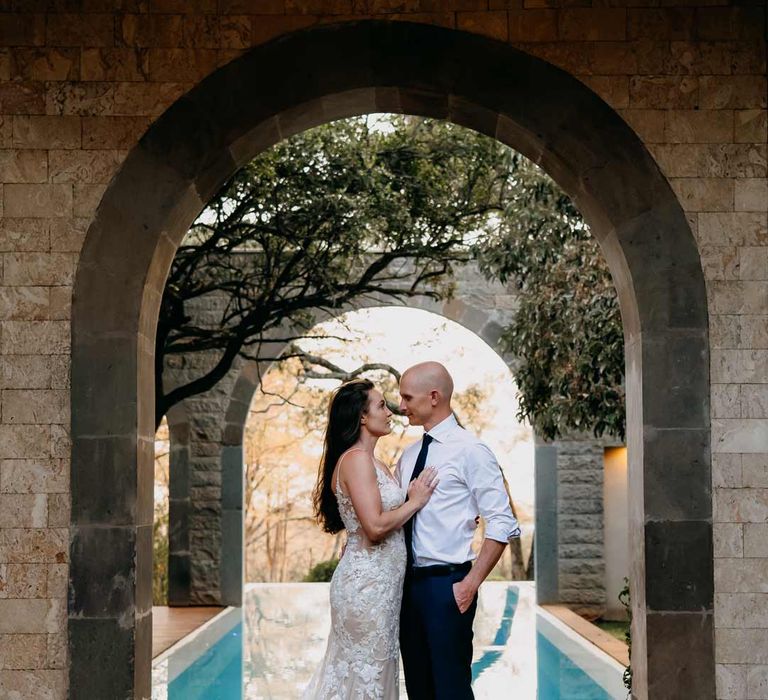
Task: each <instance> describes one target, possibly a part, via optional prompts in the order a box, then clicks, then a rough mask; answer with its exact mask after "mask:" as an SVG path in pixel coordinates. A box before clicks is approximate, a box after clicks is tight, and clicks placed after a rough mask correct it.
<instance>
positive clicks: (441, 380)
mask: <svg viewBox="0 0 768 700" xmlns="http://www.w3.org/2000/svg"><path fill="white" fill-rule="evenodd" d="M406 378H407V379H410V380H411V381H412V382H413V384H414V385H415V386H417V387H418V388H419V389H420V390H421V391H424V392H430V391H438V392H439V393H440V395H441V397H442V398H443V399H445V400H446V401H448V403H450V402H451V396H452V395H453V379H452V378H451V375H450V374H449V373H448V370H447V369H446V368H445V366H444V365H441V364H440V363H439V362H419V364H417V365H413V367H409V368H408V369H407V370H405V372H403V377H402V379H401V380H400V382H401V384H402V381H403V380H404V379H406Z"/></svg>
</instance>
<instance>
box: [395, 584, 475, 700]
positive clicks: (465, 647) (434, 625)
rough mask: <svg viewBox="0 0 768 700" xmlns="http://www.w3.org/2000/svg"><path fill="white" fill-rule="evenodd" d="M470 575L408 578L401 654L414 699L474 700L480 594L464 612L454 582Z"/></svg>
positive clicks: (409, 691) (401, 624) (401, 632)
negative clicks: (475, 633)
mask: <svg viewBox="0 0 768 700" xmlns="http://www.w3.org/2000/svg"><path fill="white" fill-rule="evenodd" d="M464 576H466V573H464V572H462V571H456V572H453V573H448V574H443V575H437V576H424V577H415V576H414V575H413V574H411V573H410V572H409V573H407V574H406V577H405V585H404V587H403V605H402V608H401V611H400V651H401V653H402V656H403V671H404V672H405V687H406V689H407V690H408V697H409V699H410V700H473V698H474V695H473V694H472V687H471V684H472V635H473V633H472V623H473V622H474V619H475V611H476V609H477V596H475V599H474V601H472V605H471V606H470V607H469V610H467V611H466V612H465V613H463V614H462V613H460V612H459V608H458V606H457V605H456V599H455V598H454V596H453V584H454V583H456V582H457V581H461V580H462V579H463V578H464Z"/></svg>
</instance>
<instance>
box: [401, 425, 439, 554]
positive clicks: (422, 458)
mask: <svg viewBox="0 0 768 700" xmlns="http://www.w3.org/2000/svg"><path fill="white" fill-rule="evenodd" d="M432 440H434V438H433V437H432V436H431V435H429V434H427V433H424V437H423V438H422V440H421V449H420V450H419V456H418V457H416V464H415V465H414V467H413V473H412V474H411V481H413V480H414V479H417V478H418V477H419V474H421V472H423V471H424V465H425V464H426V463H427V452H428V451H429V443H430V442H432ZM405 498H406V500H408V496H406V497H405ZM415 520H416V516H415V515H414V516H413V517H412V518H411V519H410V520H408V521H406V523H405V525H403V534H404V535H405V551H406V552H407V553H408V563H407V566H408V568H409V569H410V568H411V567H412V566H413V522H414V521H415Z"/></svg>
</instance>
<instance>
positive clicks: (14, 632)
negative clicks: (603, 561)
mask: <svg viewBox="0 0 768 700" xmlns="http://www.w3.org/2000/svg"><path fill="white" fill-rule="evenodd" d="M580 5H581V6H573V3H571V2H560V1H559V0H551V1H549V2H537V1H535V0H444V1H442V2H441V1H439V0H435V1H433V2H425V1H424V0H258V1H257V0H253V1H249V0H196V1H195V2H181V1H180V0H120V1H118V0H82V1H81V2H55V1H47V0H45V1H44V0H29V2H21V0H7V1H6V2H3V3H0V215H2V219H0V275H1V277H0V354H1V355H2V362H1V365H0V366H1V371H2V373H1V375H0V382H1V384H0V391H1V392H2V394H1V395H0V498H2V503H1V504H0V688H2V691H3V692H4V693H6V694H9V695H14V694H16V695H17V696H20V697H45V698H52V699H53V698H56V699H58V698H63V697H65V696H66V692H67V690H66V687H67V653H66V621H65V620H66V616H65V611H66V596H67V586H66V579H67V575H66V570H67V563H68V556H69V550H68V548H69V532H68V521H69V515H68V511H69V505H70V503H69V501H70V499H69V489H70V483H69V468H70V463H69V459H70V437H69V436H70V411H69V391H70V388H69V385H68V372H69V352H70V323H69V319H70V314H71V308H70V303H71V292H72V280H73V272H74V270H75V268H76V265H77V262H78V256H79V251H80V248H81V245H82V242H83V240H84V237H85V232H86V230H87V228H88V226H89V225H90V224H91V222H92V220H93V218H94V213H95V211H96V207H97V206H98V203H99V201H100V199H101V197H102V195H103V193H104V191H105V189H106V188H107V185H108V183H109V182H110V179H111V177H112V175H113V174H114V172H115V171H116V169H117V168H118V167H119V165H120V164H121V163H122V162H123V159H124V158H125V156H126V153H127V151H128V149H130V148H131V147H132V146H133V145H134V144H135V143H136V142H137V140H138V138H139V137H140V136H141V134H142V133H143V132H144V131H145V130H146V128H147V127H148V125H149V124H150V123H152V122H153V120H155V119H156V118H157V117H158V116H159V115H160V114H161V113H162V112H163V111H164V110H165V109H167V108H168V107H169V106H170V105H171V104H172V103H173V102H174V101H175V100H177V99H178V98H179V97H180V96H181V95H183V94H184V93H185V92H186V91H187V90H189V89H190V88H191V87H192V86H193V85H194V84H195V83H196V82H198V81H200V80H201V79H202V78H203V77H205V76H206V75H208V74H210V73H211V72H212V71H213V70H214V69H215V68H216V67H217V66H221V65H224V64H226V63H227V62H229V61H230V60H232V59H233V58H235V57H237V56H238V55H239V54H240V53H242V52H243V51H245V50H247V49H248V48H249V47H250V46H253V45H256V44H259V43H261V42H264V41H266V40H268V39H272V38H274V37H277V36H280V35H283V34H285V33H287V32H291V31H293V30H298V29H301V28H305V27H309V26H312V25H315V24H318V23H325V22H346V21H350V20H356V19H362V18H377V19H388V20H393V21H400V20H410V21H415V22H423V23H429V24H434V25H440V26H445V27H449V28H455V29H458V30H463V31H468V32H474V33H478V34H482V35H484V36H488V37H491V38H494V39H498V40H501V41H506V42H510V43H512V44H513V45H514V46H516V47H518V48H520V49H522V50H523V51H526V52H528V53H530V54H533V55H536V56H539V57H541V58H543V59H544V60H546V61H549V62H550V63H553V64H555V65H556V66H559V67H561V68H562V69H563V70H565V71H567V72H568V73H570V74H572V75H574V76H576V77H577V78H578V79H579V80H581V81H582V82H583V83H584V84H586V85H588V86H589V87H590V88H591V89H592V90H594V91H595V92H596V93H597V94H599V95H600V96H601V97H602V98H603V99H604V100H605V101H606V102H607V103H608V104H609V105H610V106H611V107H613V108H614V109H615V110H616V111H617V112H618V113H619V114H620V115H621V116H622V117H623V118H624V119H625V120H626V121H627V123H629V124H630V126H631V127H632V128H633V129H634V130H635V132H636V133H637V135H638V136H639V138H640V139H642V141H643V142H644V143H645V145H646V146H647V147H648V149H649V150H650V152H651V153H652V154H653V156H654V157H655V159H656V161H657V163H658V165H659V167H660V169H661V171H662V172H663V174H664V175H665V176H666V177H667V178H668V180H669V182H670V183H671V185H672V187H673V188H674V190H675V192H676V193H677V195H678V197H679V199H680V202H681V204H682V205H683V207H684V209H685V211H686V213H687V216H688V220H689V223H690V227H691V230H692V231H693V233H694V236H695V237H696V241H697V243H698V247H699V251H700V254H701V260H702V264H703V268H704V274H705V278H706V282H707V294H708V301H709V319H710V324H709V330H710V334H709V344H710V345H709V347H710V356H711V368H710V370H711V374H710V380H711V400H712V409H713V410H712V426H711V427H712V430H711V444H712V452H713V454H712V466H713V480H712V486H713V499H714V556H715V628H716V632H715V645H716V661H717V663H718V666H717V696H718V698H720V699H721V700H725V699H726V698H729V699H730V698H750V699H754V698H766V697H768V680H767V679H768V655H767V654H768V653H767V652H766V650H767V649H768V593H766V592H765V587H764V581H765V580H766V577H767V576H768V552H766V550H765V547H764V546H763V545H762V544H761V542H763V541H764V539H765V538H764V537H763V536H762V535H763V534H764V532H765V521H766V515H767V514H768V476H767V475H768V402H767V401H766V392H767V390H766V387H767V386H768V311H767V310H766V309H767V308H768V212H767V210H768V204H767V202H768V186H767V184H766V157H767V156H766V141H767V140H768V139H767V137H766V132H767V126H766V114H767V112H766V107H767V106H768V95H767V91H766V65H765V5H764V3H763V2H760V1H759V0H756V1H755V2H754V3H751V2H750V0H745V1H743V2H738V3H730V2H727V0H715V2H714V3H713V2H710V1H709V0H701V2H700V3H699V2H696V0H679V2H677V1H676V0H664V1H663V2H658V0H626V2H624V0H616V1H615V2H612V3H610V5H611V6H610V7H607V6H605V3H597V2H594V3H592V2H590V1H589V0H584V2H583V4H581V3H580ZM350 58H351V59H352V58H353V57H350ZM136 206H137V207H139V206H141V202H136ZM126 246H127V247H130V242H126ZM125 255H126V256H128V251H127V249H126V252H125ZM120 292H121V290H120V289H115V290H114V293H115V294H119V293H120ZM75 303H77V300H75ZM672 359H674V358H672ZM114 400H115V405H116V407H117V406H119V404H120V397H119V396H116V397H115V398H114ZM664 466H665V468H667V469H674V468H675V466H676V465H675V464H668V465H664ZM681 478H684V477H681ZM683 497H684V493H683V494H682V495H680V498H683ZM670 508H672V509H673V508H674V502H673V503H671V504H670ZM20 611H25V612H24V614H21V612H20Z"/></svg>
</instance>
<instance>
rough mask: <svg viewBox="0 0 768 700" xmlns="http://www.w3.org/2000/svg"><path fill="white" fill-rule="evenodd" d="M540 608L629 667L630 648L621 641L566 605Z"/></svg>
mask: <svg viewBox="0 0 768 700" xmlns="http://www.w3.org/2000/svg"><path fill="white" fill-rule="evenodd" d="M539 607H540V608H541V609H542V610H545V611H546V612H548V613H549V614H550V615H552V616H553V617H555V618H557V619H558V620H559V621H560V622H562V623H563V624H564V625H567V626H568V627H569V628H570V629H572V630H573V631H574V632H575V633H576V634H578V635H579V636H580V637H583V638H584V639H585V640H586V641H588V642H590V643H591V644H594V646H596V647H597V648H598V649H600V651H602V652H604V653H605V654H608V656H610V657H611V658H612V659H614V660H615V661H618V662H619V663H620V664H621V665H622V666H624V667H625V668H626V667H627V666H628V665H629V647H628V646H627V645H626V644H625V643H624V642H622V641H621V640H619V639H616V638H615V637H612V636H611V635H609V634H608V633H607V632H605V631H604V630H601V629H600V628H599V627H598V626H597V625H594V624H592V623H591V622H590V621H589V620H585V619H584V618H583V617H581V615H579V614H578V613H575V612H573V610H571V609H570V608H568V607H566V606H565V605H539Z"/></svg>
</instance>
